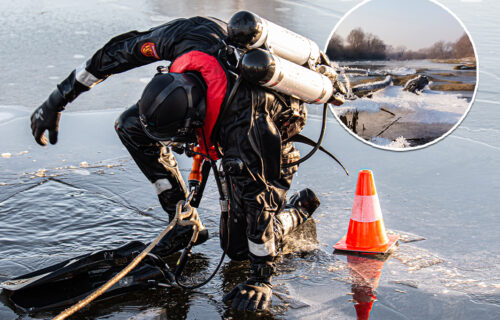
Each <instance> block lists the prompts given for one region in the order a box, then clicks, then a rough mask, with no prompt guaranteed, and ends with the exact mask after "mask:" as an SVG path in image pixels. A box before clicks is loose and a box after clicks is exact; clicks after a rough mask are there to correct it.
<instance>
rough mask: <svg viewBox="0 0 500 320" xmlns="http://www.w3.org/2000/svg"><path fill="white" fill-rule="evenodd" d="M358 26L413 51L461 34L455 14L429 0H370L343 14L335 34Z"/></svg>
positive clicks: (389, 42)
mask: <svg viewBox="0 0 500 320" xmlns="http://www.w3.org/2000/svg"><path fill="white" fill-rule="evenodd" d="M358 27H361V28H362V29H363V30H364V31H365V32H368V33H372V34H374V35H376V36H378V37H379V38H380V39H381V40H383V41H384V42H385V43H386V44H388V45H393V46H396V47H397V46H401V45H403V46H405V47H407V48H408V49H412V50H416V49H421V48H426V47H429V46H431V45H432V44H433V43H435V42H436V41H439V40H444V41H446V42H450V41H456V40H457V39H458V38H460V36H461V35H462V34H463V33H464V29H463V28H462V26H461V25H460V23H459V22H458V21H457V20H456V19H455V17H453V16H452V15H451V14H450V13H449V12H448V11H447V10H445V9H443V8H442V7H441V6H439V5H437V4H435V3H433V2H431V1H429V0H372V1H370V2H368V3H366V4H364V5H362V6H361V7H359V8H357V9H356V10H354V11H353V12H352V13H350V14H349V15H348V16H347V17H345V19H344V20H342V23H341V24H340V25H339V26H338V28H337V29H336V31H335V33H336V34H338V35H340V36H341V37H342V38H344V39H345V38H346V37H347V35H348V34H349V32H351V30H353V29H355V28H358Z"/></svg>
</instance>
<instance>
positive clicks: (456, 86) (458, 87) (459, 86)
mask: <svg viewBox="0 0 500 320" xmlns="http://www.w3.org/2000/svg"><path fill="white" fill-rule="evenodd" d="M430 88H431V90H436V91H474V89H475V88H476V85H475V84H474V83H460V82H459V83H439V84H433V85H430Z"/></svg>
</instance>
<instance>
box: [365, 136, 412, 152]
mask: <svg viewBox="0 0 500 320" xmlns="http://www.w3.org/2000/svg"><path fill="white" fill-rule="evenodd" d="M370 142H372V143H374V144H376V145H379V146H382V147H386V148H391V149H403V148H408V147H410V143H409V142H408V141H407V140H406V139H405V138H404V137H403V136H400V137H397V138H396V139H395V140H393V141H391V140H389V139H386V138H381V137H373V138H372V139H371V140H370Z"/></svg>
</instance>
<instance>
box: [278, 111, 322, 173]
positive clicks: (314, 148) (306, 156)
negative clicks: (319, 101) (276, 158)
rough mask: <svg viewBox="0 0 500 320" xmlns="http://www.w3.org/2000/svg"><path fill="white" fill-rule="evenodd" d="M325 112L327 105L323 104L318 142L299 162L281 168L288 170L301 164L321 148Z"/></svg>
mask: <svg viewBox="0 0 500 320" xmlns="http://www.w3.org/2000/svg"><path fill="white" fill-rule="evenodd" d="M327 111H328V103H325V104H323V120H322V123H321V132H320V134H319V138H318V141H317V142H316V144H315V145H314V147H313V149H312V150H311V151H309V153H308V154H306V155H305V156H304V157H303V158H300V159H299V160H297V161H295V162H291V163H287V164H284V165H283V166H282V168H285V169H286V168H290V167H293V166H296V165H299V164H301V163H302V162H304V161H306V160H308V159H309V158H310V157H312V156H313V154H314V153H316V151H318V150H319V147H321V143H322V142H323V138H324V137H325V131H326V118H327Z"/></svg>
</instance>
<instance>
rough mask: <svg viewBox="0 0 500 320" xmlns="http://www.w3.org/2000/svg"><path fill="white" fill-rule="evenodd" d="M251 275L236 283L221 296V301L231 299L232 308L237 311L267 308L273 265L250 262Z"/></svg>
mask: <svg viewBox="0 0 500 320" xmlns="http://www.w3.org/2000/svg"><path fill="white" fill-rule="evenodd" d="M250 271H251V272H252V277H250V279H248V280H247V281H245V282H243V283H240V284H238V285H237V286H236V287H234V288H233V289H232V290H231V291H230V292H229V293H228V294H226V295H225V296H224V298H222V301H223V302H227V301H229V300H233V304H232V307H233V309H236V310H239V311H245V310H249V311H263V310H266V309H267V306H268V304H269V301H271V295H272V293H273V291H272V286H271V279H272V275H273V273H274V265H272V264H268V263H262V264H261V263H252V264H251V265H250Z"/></svg>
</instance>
